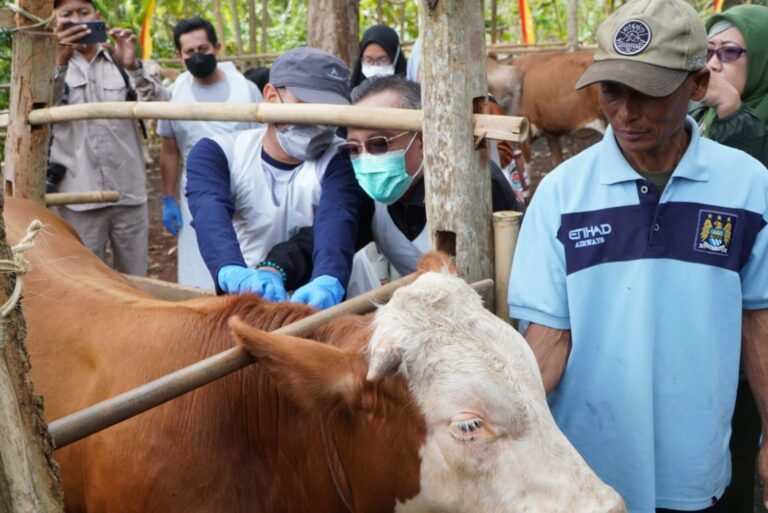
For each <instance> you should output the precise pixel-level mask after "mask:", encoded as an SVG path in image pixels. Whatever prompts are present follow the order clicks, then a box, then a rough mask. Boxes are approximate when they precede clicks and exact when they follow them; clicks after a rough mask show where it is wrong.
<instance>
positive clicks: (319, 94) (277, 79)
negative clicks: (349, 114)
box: [269, 46, 350, 105]
mask: <svg viewBox="0 0 768 513" xmlns="http://www.w3.org/2000/svg"><path fill="white" fill-rule="evenodd" d="M269 83H270V84H272V85H273V86H275V87H285V88H287V89H288V90H289V91H290V92H291V94H293V95H294V96H295V97H296V98H298V99H299V100H301V101H303V102H305V103H331V104H334V105H349V103H350V101H349V68H347V65H346V64H344V62H342V61H341V59H338V58H336V57H334V56H333V55H331V54H330V53H327V52H324V51H322V50H318V49H317V48H309V47H306V46H304V47H301V48H294V49H293V50H289V51H287V52H285V53H283V54H282V55H280V56H279V57H278V58H277V59H276V60H275V62H274V64H272V69H271V70H270V71H269Z"/></svg>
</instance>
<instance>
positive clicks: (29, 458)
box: [0, 196, 64, 513]
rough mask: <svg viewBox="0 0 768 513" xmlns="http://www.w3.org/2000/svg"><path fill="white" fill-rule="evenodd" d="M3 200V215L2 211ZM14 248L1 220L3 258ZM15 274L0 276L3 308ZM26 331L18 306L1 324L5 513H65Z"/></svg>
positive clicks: (1, 492)
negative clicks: (31, 376)
mask: <svg viewBox="0 0 768 513" xmlns="http://www.w3.org/2000/svg"><path fill="white" fill-rule="evenodd" d="M2 203H3V200H2V196H0V210H2ZM10 258H11V249H10V247H8V242H7V240H6V235H5V223H4V222H3V219H2V217H0V259H10ZM17 279H20V278H16V277H15V276H14V275H13V274H8V273H2V274H1V275H0V282H1V283H2V287H0V303H4V302H5V301H6V300H7V299H8V297H9V296H10V294H11V291H13V288H14V285H15V282H16V280H17ZM25 332H26V326H25V324H24V317H23V316H22V313H21V307H20V306H19V305H16V308H14V309H13V310H12V311H11V312H10V313H9V315H8V316H7V317H5V318H4V319H0V511H2V512H3V513H63V511H64V505H63V503H62V498H61V490H60V489H59V485H58V480H59V472H58V467H57V466H56V463H55V462H54V461H53V458H52V454H53V445H52V443H51V438H50V436H49V435H48V428H47V426H46V423H45V419H44V418H43V409H42V399H41V398H40V397H38V396H36V395H35V394H34V392H33V391H32V381H31V380H30V379H29V377H28V374H27V373H28V372H29V359H28V356H27V350H26V348H25V347H24V334H25Z"/></svg>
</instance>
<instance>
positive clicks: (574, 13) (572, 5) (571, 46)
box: [566, 0, 579, 52]
mask: <svg viewBox="0 0 768 513" xmlns="http://www.w3.org/2000/svg"><path fill="white" fill-rule="evenodd" d="M566 48H567V49H568V51H569V52H574V51H576V50H578V48H579V0H568V42H567V43H566Z"/></svg>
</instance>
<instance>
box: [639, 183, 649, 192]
mask: <svg viewBox="0 0 768 513" xmlns="http://www.w3.org/2000/svg"><path fill="white" fill-rule="evenodd" d="M640 192H642V193H643V194H648V186H647V185H641V186H640Z"/></svg>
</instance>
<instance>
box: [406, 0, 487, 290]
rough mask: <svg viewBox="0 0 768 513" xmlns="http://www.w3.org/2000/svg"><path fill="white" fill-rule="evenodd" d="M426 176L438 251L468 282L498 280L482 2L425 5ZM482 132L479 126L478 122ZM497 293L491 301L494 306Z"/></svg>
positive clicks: (447, 0) (448, 0)
mask: <svg viewBox="0 0 768 513" xmlns="http://www.w3.org/2000/svg"><path fill="white" fill-rule="evenodd" d="M419 18H420V20H421V27H420V31H419V32H420V34H422V38H421V41H422V61H421V62H422V64H421V65H422V70H423V72H424V81H423V89H422V105H423V109H424V177H425V180H426V203H427V221H428V223H429V228H430V232H431V241H432V247H433V248H435V249H440V250H443V251H445V252H447V253H448V254H451V255H455V257H456V266H457V268H458V270H459V274H461V275H462V276H464V278H465V279H466V280H467V281H468V282H473V281H477V280H480V279H484V278H490V277H492V276H493V239H492V236H491V170H490V164H489V161H488V155H487V152H486V151H485V150H484V149H475V145H474V144H473V139H472V136H473V133H474V134H477V131H474V132H473V129H472V112H473V108H474V104H475V102H484V101H487V95H488V85H487V80H486V67H485V27H484V24H485V22H484V12H483V3H482V2H467V1H464V0H438V1H437V2H435V1H433V0H420V1H419ZM475 128H477V124H475ZM492 295H493V294H492V293H491V294H490V295H489V296H487V297H486V300H487V304H488V305H492V304H493V299H492Z"/></svg>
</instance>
